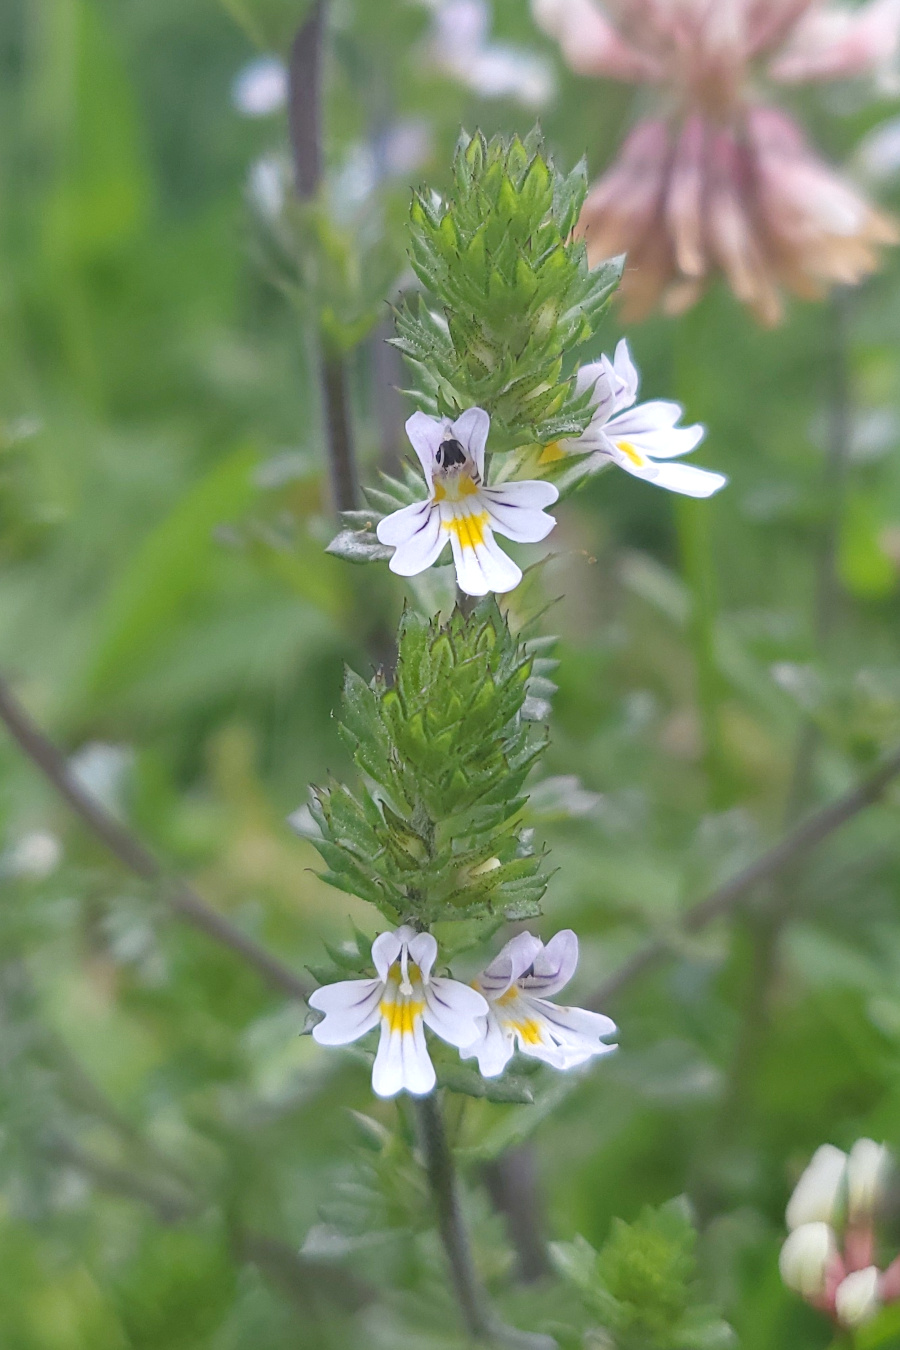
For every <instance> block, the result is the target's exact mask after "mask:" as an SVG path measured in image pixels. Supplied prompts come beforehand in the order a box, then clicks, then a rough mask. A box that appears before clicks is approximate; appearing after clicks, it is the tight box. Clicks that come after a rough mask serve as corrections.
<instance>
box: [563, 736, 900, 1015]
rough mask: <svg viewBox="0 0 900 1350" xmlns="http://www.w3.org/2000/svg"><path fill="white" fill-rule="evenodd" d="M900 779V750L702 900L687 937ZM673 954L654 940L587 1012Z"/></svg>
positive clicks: (689, 915) (687, 920) (690, 917)
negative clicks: (896, 779) (899, 777)
mask: <svg viewBox="0 0 900 1350" xmlns="http://www.w3.org/2000/svg"><path fill="white" fill-rule="evenodd" d="M898 776H900V749H898V750H895V751H894V752H893V754H891V755H889V756H888V757H887V759H885V760H884V761H883V763H882V764H881V766H880V767H879V768H878V769H876V770H875V772H874V773H873V774H871V775H870V777H868V778H866V779H864V780H863V782H861V783H860V784H858V786H857V787H855V788H852V789H851V790H850V791H849V792H847V793H845V794H844V796H843V797H839V798H838V799H837V801H834V802H832V803H831V805H830V806H826V807H823V808H822V810H821V811H817V812H816V813H815V814H814V815H811V816H809V817H808V818H807V819H806V820H805V821H803V822H802V824H800V825H798V826H797V828H796V829H795V830H792V831H791V832H790V834H788V835H786V836H785V838H784V839H782V840H781V842H780V843H778V844H776V845H775V847H774V848H772V849H770V850H769V852H768V853H764V854H763V856H762V857H761V858H758V859H757V860H756V862H754V863H751V864H750V865H749V867H745V868H744V869H743V871H741V872H738V874H737V876H734V877H732V878H731V879H730V880H729V881H726V882H724V884H723V885H721V886H718V887H717V888H716V889H715V890H714V891H712V892H711V893H710V894H709V895H708V896H706V897H705V899H703V900H699V901H698V902H697V903H696V904H695V905H691V907H690V908H689V909H688V910H687V911H686V912H685V914H684V915H683V916H682V919H681V924H680V925H679V927H680V930H681V932H683V933H698V932H700V930H701V929H703V928H705V927H706V926H707V924H709V923H711V922H712V921H713V919H717V918H720V917H721V916H722V915H725V914H729V913H731V912H732V911H733V910H734V909H736V908H737V907H738V906H739V905H740V904H741V903H742V902H743V901H744V900H746V899H747V897H748V896H749V895H751V894H752V892H753V891H754V890H755V889H756V887H757V886H759V885H760V884H761V883H762V882H764V881H770V880H771V879H772V878H773V877H776V876H778V875H779V874H780V873H782V872H784V871H785V869H786V868H788V867H790V866H792V865H793V864H794V863H795V862H797V861H799V860H800V859H801V858H803V857H805V855H806V854H807V853H810V852H811V851H812V850H813V849H814V848H816V847H817V846H818V845H819V844H821V843H822V842H823V840H825V839H827V838H828V837H829V836H830V835H832V834H834V833H835V831H836V830H839V829H840V828H841V826H842V825H846V824H847V822H848V821H850V820H852V819H853V817H854V816H858V815H859V813H860V812H861V811H864V810H865V808H866V807H867V806H871V805H872V803H873V802H876V801H878V799H879V797H881V795H882V794H883V793H884V791H885V789H886V788H887V787H888V786H889V784H890V783H891V782H892V781H893V780H894V779H895V778H897V777H898ZM671 953H672V945H671V944H670V943H668V942H666V941H664V940H663V939H662V938H654V939H652V941H650V942H648V943H647V944H646V945H645V946H643V947H641V948H640V949H639V950H638V951H637V952H635V954H634V956H632V957H631V958H630V959H629V960H628V961H626V962H625V964H624V965H623V966H621V967H620V968H619V970H617V971H615V972H614V973H613V974H612V975H610V976H609V978H608V979H606V980H604V981H603V983H602V984H601V985H600V987H599V988H598V989H596V990H595V991H594V994H593V995H592V997H591V999H590V1001H589V1003H588V1007H591V1008H599V1007H603V1006H605V1005H606V1004H607V1003H608V1002H609V1000H610V999H611V998H614V997H615V995H616V994H618V993H621V991H622V990H623V989H624V988H626V987H627V986H628V985H629V984H631V983H632V982H633V981H634V980H636V979H638V978H639V977H640V976H641V975H643V974H645V972H646V971H648V970H650V969H651V968H652V967H653V966H656V965H658V964H659V962H660V961H663V960H665V958H666V957H667V956H669V955H671Z"/></svg>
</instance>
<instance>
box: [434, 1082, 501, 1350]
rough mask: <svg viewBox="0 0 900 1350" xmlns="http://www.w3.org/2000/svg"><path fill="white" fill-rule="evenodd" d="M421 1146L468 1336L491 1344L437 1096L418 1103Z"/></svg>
mask: <svg viewBox="0 0 900 1350" xmlns="http://www.w3.org/2000/svg"><path fill="white" fill-rule="evenodd" d="M415 1113H416V1125H417V1129H418V1136H419V1146H420V1148H421V1150H422V1156H423V1159H424V1162H425V1172H426V1175H427V1177H428V1184H429V1186H430V1188H431V1194H432V1198H433V1200H434V1209H435V1216H436V1218H437V1227H438V1232H439V1233H440V1237H441V1242H442V1243H443V1247H444V1251H445V1253H446V1256H447V1264H448V1266H449V1268H450V1278H451V1280H452V1283H453V1290H454V1293H455V1294H456V1300H457V1302H458V1304H459V1308H460V1313H461V1314H462V1318H463V1322H464V1323H465V1327H466V1330H467V1331H468V1333H469V1335H470V1336H472V1337H473V1338H474V1339H475V1340H482V1341H484V1340H489V1339H490V1337H491V1332H492V1328H493V1322H492V1318H491V1315H490V1312H489V1310H488V1301H487V1294H486V1292H485V1289H484V1287H483V1285H482V1284H481V1281H480V1280H479V1278H478V1275H477V1272H476V1270H475V1261H474V1258H473V1255H472V1248H471V1244H470V1242H469V1235H468V1233H467V1231H466V1226H465V1222H464V1220H463V1216H462V1210H461V1207H460V1202H459V1188H458V1185H457V1181H456V1171H455V1168H454V1165H453V1154H452V1153H451V1151H450V1143H449V1141H448V1139H447V1130H446V1126H445V1124H444V1117H443V1113H442V1111H441V1104H440V1101H439V1099H438V1097H437V1095H436V1094H435V1093H432V1094H431V1095H430V1096H427V1097H420V1098H418V1099H416V1101H415Z"/></svg>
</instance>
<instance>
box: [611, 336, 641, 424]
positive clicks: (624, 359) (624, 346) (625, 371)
mask: <svg viewBox="0 0 900 1350" xmlns="http://www.w3.org/2000/svg"><path fill="white" fill-rule="evenodd" d="M613 369H614V370H615V372H616V375H617V376H618V378H619V380H620V381H621V386H622V388H621V392H620V394H619V396H618V398H617V399H616V412H620V411H621V410H622V409H623V408H630V407H631V405H632V403H633V402H634V400H635V399H636V398H637V393H638V389H639V388H640V383H641V377H640V375H639V373H638V368H637V366H636V365H635V364H634V362H633V361H632V359H631V351H630V349H629V346H628V339H627V338H622V339H621V341H620V342H619V343H618V345H617V347H616V355H615V358H614V360H613Z"/></svg>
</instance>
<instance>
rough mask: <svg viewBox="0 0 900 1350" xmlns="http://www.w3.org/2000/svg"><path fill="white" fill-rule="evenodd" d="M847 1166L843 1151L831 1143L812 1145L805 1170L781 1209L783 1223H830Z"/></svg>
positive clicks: (793, 1227) (799, 1224)
mask: <svg viewBox="0 0 900 1350" xmlns="http://www.w3.org/2000/svg"><path fill="white" fill-rule="evenodd" d="M846 1170H847V1155H846V1153H844V1152H843V1151H842V1150H841V1149H839V1148H835V1147H834V1145H833V1144H823V1145H822V1147H821V1148H819V1149H816V1152H815V1153H814V1154H813V1156H812V1160H811V1162H810V1163H809V1166H808V1167H807V1168H806V1171H805V1172H804V1173H803V1175H802V1176H801V1178H800V1180H799V1181H798V1182H797V1185H796V1186H795V1187H794V1194H793V1195H792V1196H791V1198H790V1200H789V1201H788V1207H787V1210H786V1212H785V1218H786V1220H787V1226H788V1228H790V1229H795V1228H800V1227H801V1225H803V1224H814V1223H823V1224H828V1223H832V1222H833V1220H834V1217H835V1211H836V1210H837V1207H838V1202H839V1201H840V1199H841V1188H842V1186H843V1184H844V1176H845V1173H846Z"/></svg>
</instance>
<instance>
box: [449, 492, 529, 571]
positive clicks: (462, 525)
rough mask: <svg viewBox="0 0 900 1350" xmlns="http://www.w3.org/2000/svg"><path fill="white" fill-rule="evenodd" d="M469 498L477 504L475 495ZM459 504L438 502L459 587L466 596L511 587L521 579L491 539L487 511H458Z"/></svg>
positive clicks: (478, 501)
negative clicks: (448, 536) (442, 514)
mask: <svg viewBox="0 0 900 1350" xmlns="http://www.w3.org/2000/svg"><path fill="white" fill-rule="evenodd" d="M470 500H474V501H476V502H477V504H478V506H480V505H481V502H480V499H479V498H474V499H471V498H470ZM460 505H461V504H458V503H449V502H442V503H441V510H442V512H446V513H445V514H444V517H443V526H444V528H445V529H446V530H448V531H449V534H450V547H451V548H452V550H453V562H454V564H455V565H456V580H457V584H458V585H459V589H460V590H461V591H465V593H466V595H487V593H488V591H496V592H497V593H498V594H502V593H503V592H505V591H511V590H513V589H514V588H515V587H516V586H518V584H519V582H520V581H521V580H522V572H521V570H520V568H518V567H517V566H516V564H515V563H514V562H513V560H512V558H508V557H507V555H506V554H505V553H504V552H503V551H502V549H500V548H499V546H498V545H497V544H496V543H495V542H494V536H493V533H492V532H491V527H490V524H489V523H488V514H487V511H484V510H481V511H479V510H478V509H477V508H476V509H475V510H474V511H472V510H469V509H468V508H466V507H464V508H463V509H462V510H461V509H460Z"/></svg>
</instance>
